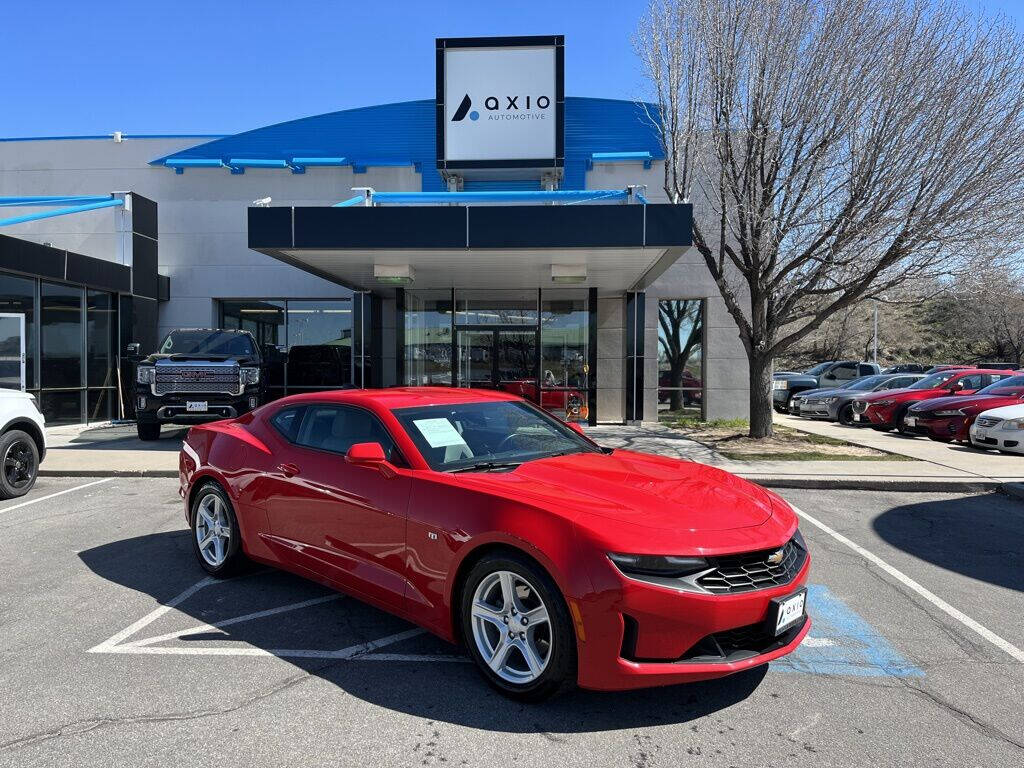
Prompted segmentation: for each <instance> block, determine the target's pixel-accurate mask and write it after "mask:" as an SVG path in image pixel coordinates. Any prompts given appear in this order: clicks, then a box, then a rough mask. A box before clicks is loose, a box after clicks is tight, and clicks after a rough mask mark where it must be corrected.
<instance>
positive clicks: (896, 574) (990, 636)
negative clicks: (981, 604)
mask: <svg viewBox="0 0 1024 768" xmlns="http://www.w3.org/2000/svg"><path fill="white" fill-rule="evenodd" d="M790 506H792V505H790ZM793 510H794V511H795V512H796V513H797V514H798V515H800V517H802V518H803V519H804V520H806V521H807V522H809V523H811V524H812V525H815V526H817V527H818V528H820V529H821V530H823V531H824V532H825V533H827V534H828V535H829V536H831V537H832V538H833V539H835V540H836V541H838V542H839V543H840V544H845V545H846V546H847V547H849V548H850V549H852V550H853V551H854V552H856V553H857V554H858V555H860V556H861V557H863V558H864V559H865V560H868V561H869V562H871V563H874V564H875V565H877V566H878V567H879V568H881V569H882V570H883V571H885V572H886V573H888V574H889V575H890V576H892V577H893V578H894V579H896V580H897V581H899V582H900V583H902V584H904V585H906V586H908V587H910V588H911V589H912V590H914V591H915V592H917V594H919V595H920V596H921V597H923V598H924V599H925V600H927V601H928V602H929V603H931V604H932V605H934V606H935V607H936V608H938V609H939V610H940V611H942V612H943V613H945V614H947V615H948V616H951V617H952V618H954V619H956V620H957V621H959V622H960V623H961V624H963V625H964V626H965V627H967V628H968V629H971V630H973V631H974V632H977V633H978V634H979V635H981V636H982V637H983V638H985V639H986V640H988V641H989V642H990V643H992V645H994V646H996V647H997V648H999V649H1000V650H1001V651H1005V652H1006V653H1008V654H1009V655H1010V656H1012V657H1013V658H1014V659H1016V660H1017V661H1020V662H1024V651H1022V650H1021V649H1020V648H1018V647H1017V646H1015V645H1014V644H1013V643H1011V642H1010V641H1008V640H1005V639H1004V638H1002V637H1000V636H999V635H997V634H996V633H995V632H993V631H992V630H991V629H988V628H987V627H985V626H983V625H982V624H980V623H979V622H977V621H975V620H974V619H972V618H971V617H970V616H968V615H967V614H965V613H963V612H962V611H960V610H957V609H956V608H954V607H953V606H952V605H950V604H949V603H947V602H946V601H945V600H943V599H942V598H941V597H939V596H938V595H936V594H935V593H933V592H931V591H930V590H928V589H926V588H925V587H923V586H921V585H920V584H918V583H917V582H916V581H914V580H913V579H912V578H910V577H909V576H907V575H906V574H905V573H903V572H902V571H900V570H898V569H896V568H893V567H892V566H891V565H889V564H888V563H887V562H885V561H884V560H883V559H882V558H880V557H879V556H878V555H876V554H874V553H872V552H869V551H868V550H866V549H864V547H862V546H860V545H859V544H855V543H854V542H852V541H850V540H849V539H848V538H846V537H845V536H843V534H841V533H839V532H838V531H835V530H833V529H831V528H829V527H828V526H827V525H825V524H824V523H823V522H821V521H820V520H817V519H815V518H813V517H811V516H810V515H808V514H807V513H806V512H804V511H803V510H802V509H797V508H796V507H793Z"/></svg>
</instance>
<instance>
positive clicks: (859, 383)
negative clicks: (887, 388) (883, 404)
mask: <svg viewBox="0 0 1024 768" xmlns="http://www.w3.org/2000/svg"><path fill="white" fill-rule="evenodd" d="M888 378H890V377H889V376H862V377H861V378H859V379H854V380H853V381H851V382H850V383H849V384H848V385H847V386H846V387H845V388H846V389H853V390H856V391H857V392H869V391H870V390H872V389H874V388H875V387H877V386H878V385H879V384H881V383H882V382H883V381H885V380H886V379H888Z"/></svg>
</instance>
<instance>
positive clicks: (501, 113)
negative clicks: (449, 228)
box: [437, 37, 564, 169]
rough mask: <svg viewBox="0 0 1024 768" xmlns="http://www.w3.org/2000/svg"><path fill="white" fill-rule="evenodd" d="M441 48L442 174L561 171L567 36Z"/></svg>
mask: <svg viewBox="0 0 1024 768" xmlns="http://www.w3.org/2000/svg"><path fill="white" fill-rule="evenodd" d="M437 42H438V61H437V65H438V167H439V168H451V169H457V168H486V167H494V168H511V167H523V168H525V167H539V168H550V167H553V166H560V165H561V164H562V163H561V156H562V134H563V131H562V110H563V103H564V96H563V88H562V82H563V66H562V50H563V48H562V38H561V37H547V38H532V37H531V38H504V39H497V38H471V39H457V40H452V39H446V40H438V41H437Z"/></svg>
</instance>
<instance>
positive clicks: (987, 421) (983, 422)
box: [974, 416, 1002, 429]
mask: <svg viewBox="0 0 1024 768" xmlns="http://www.w3.org/2000/svg"><path fill="white" fill-rule="evenodd" d="M1001 421H1002V419H997V418H994V417H992V416H979V417H978V418H977V419H975V421H974V423H975V424H977V425H978V426H979V427H985V428H986V429H988V428H990V427H995V426H998V425H999V423H1000V422H1001Z"/></svg>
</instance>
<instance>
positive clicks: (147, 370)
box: [135, 365, 156, 384]
mask: <svg viewBox="0 0 1024 768" xmlns="http://www.w3.org/2000/svg"><path fill="white" fill-rule="evenodd" d="M135 380H136V381H137V382H138V383H139V384H152V383H153V382H154V381H156V368H154V367H152V366H150V365H147V366H139V368H138V369H136V371H135Z"/></svg>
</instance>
